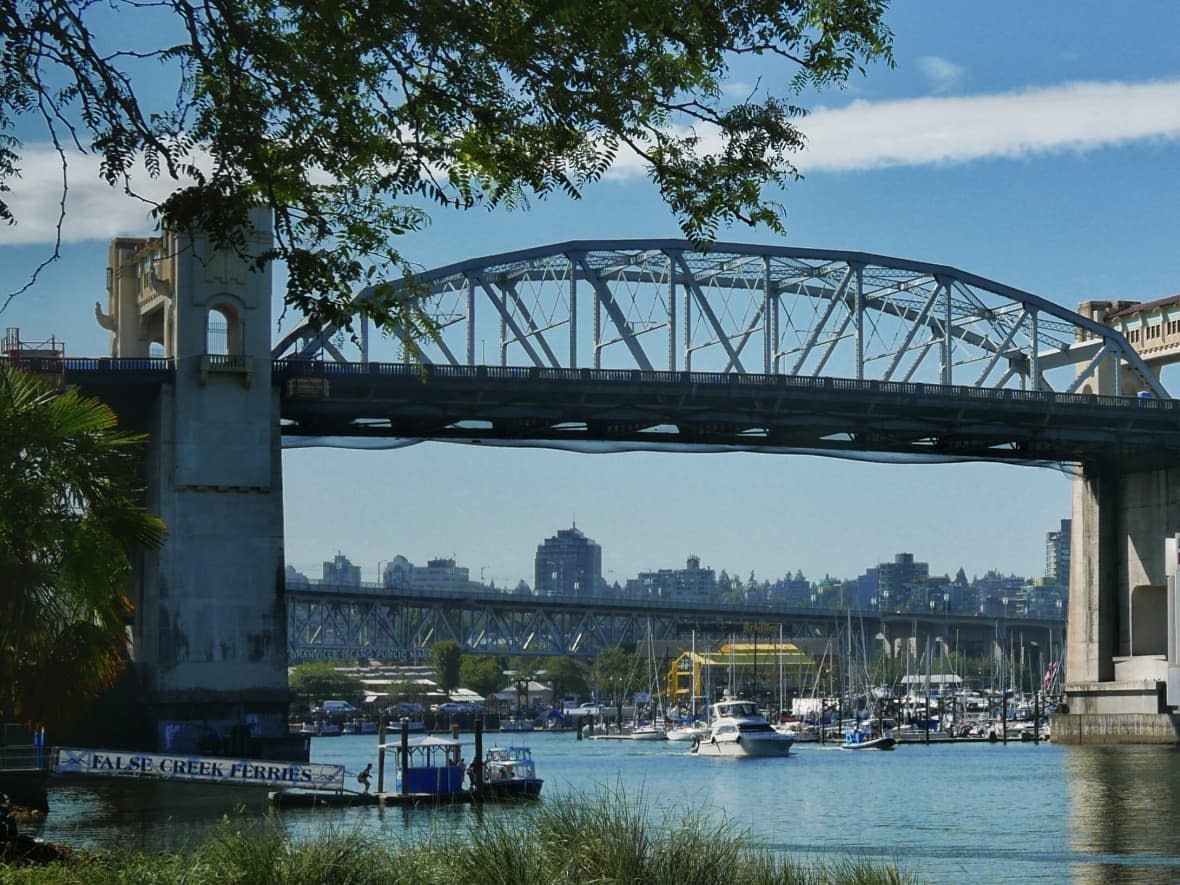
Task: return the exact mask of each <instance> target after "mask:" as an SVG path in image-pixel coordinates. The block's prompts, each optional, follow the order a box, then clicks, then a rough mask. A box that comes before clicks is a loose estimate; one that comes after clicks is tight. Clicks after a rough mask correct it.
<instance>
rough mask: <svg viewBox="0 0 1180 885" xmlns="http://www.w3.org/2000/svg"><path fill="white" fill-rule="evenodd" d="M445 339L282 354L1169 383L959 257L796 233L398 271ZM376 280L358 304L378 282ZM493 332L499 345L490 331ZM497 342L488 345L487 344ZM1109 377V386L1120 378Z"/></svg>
mask: <svg viewBox="0 0 1180 885" xmlns="http://www.w3.org/2000/svg"><path fill="white" fill-rule="evenodd" d="M392 286H393V289H394V291H395V292H397V293H398V295H399V297H401V298H403V299H404V300H406V301H407V302H408V303H410V304H411V305H412V307H413V308H415V309H417V310H419V311H421V313H422V314H423V315H424V316H425V317H427V318H428V319H429V322H430V323H431V324H432V325H433V327H434V329H435V330H436V332H435V334H434V336H433V337H430V336H418V337H414V336H411V335H406V334H402V333H404V332H405V331H406V330H399V329H395V330H390V331H391V332H392V334H391V335H390V336H389V337H388V338H381V339H374V338H373V336H371V335H370V330H369V329H368V327H367V326H366V325H365V323H363V322H358V323H357V327H356V328H355V329H354V334H353V335H351V336H350V335H345V334H343V332H342V330H341V329H340V328H339V327H329V328H327V329H324V330H323V331H322V332H316V331H315V330H314V329H312V328H311V327H310V326H306V325H304V326H300V327H299V328H297V329H295V330H294V331H292V332H291V333H290V334H288V335H287V336H286V337H285V338H284V339H283V340H282V341H281V342H280V343H279V344H278V346H277V347H276V348H275V349H274V356H275V358H284V359H291V358H307V359H311V358H318V359H325V360H330V361H335V362H361V363H366V362H370V361H376V362H394V361H403V362H417V363H420V364H423V365H427V366H430V365H450V366H475V365H499V366H527V367H538V368H545V369H576V368H594V369H603V368H607V369H620V368H621V369H639V370H643V371H658V370H663V371H673V372H675V371H684V372H690V371H697V372H723V373H730V372H732V373H739V374H744V373H758V374H763V375H785V376H792V377H812V378H817V377H843V378H850V379H856V380H862V381H863V380H876V381H885V382H901V383H905V382H922V383H928V384H942V385H952V384H953V385H959V386H971V387H978V388H991V389H1001V388H1014V389H1021V390H1053V391H1059V392H1065V393H1073V392H1078V391H1083V392H1097V391H1098V390H1099V388H1098V386H1097V381H1096V379H1097V376H1098V373H1099V372H1100V371H1106V370H1110V371H1112V372H1113V376H1114V382H1115V385H1116V386H1115V387H1113V390H1116V391H1117V390H1119V389H1121V388H1120V387H1119V386H1117V385H1118V383H1119V379H1118V374H1119V372H1120V371H1126V370H1130V371H1132V372H1134V373H1136V374H1137V375H1138V376H1140V377H1139V378H1138V379H1137V380H1136V383H1137V384H1142V385H1146V386H1147V387H1151V388H1153V389H1154V391H1155V393H1156V394H1157V395H1159V396H1166V395H1167V394H1166V393H1165V391H1164V390H1163V389H1162V388H1161V387H1160V386H1159V383H1158V381H1157V380H1155V378H1154V375H1153V373H1152V372H1150V371H1148V370H1147V367H1146V366H1145V365H1144V364H1143V362H1142V360H1141V359H1140V358H1139V356H1138V355H1137V353H1136V352H1135V351H1134V349H1133V348H1132V347H1131V346H1130V345H1129V344H1128V343H1127V341H1126V339H1125V338H1124V337H1123V336H1122V335H1121V334H1120V333H1119V332H1117V331H1115V330H1114V329H1112V328H1109V327H1107V326H1105V325H1103V324H1101V323H1098V322H1095V321H1093V320H1090V319H1088V318H1086V317H1083V316H1081V315H1079V314H1077V313H1075V312H1074V311H1072V310H1069V309H1066V308H1064V307H1062V306H1060V305H1057V304H1054V303H1052V302H1050V301H1048V300H1046V299H1044V298H1040V297H1038V296H1036V295H1032V294H1030V293H1027V292H1023V291H1021V290H1019V289H1015V288H1013V287H1011V286H1006V285H1004V284H1002V283H997V282H994V281H991V280H987V279H984V278H982V277H979V276H976V275H974V274H970V273H966V272H964V271H961V270H958V269H956V268H952V267H946V266H942V265H934V264H927V263H924V262H917V261H909V260H905V259H897V258H891V257H888V256H882V255H872V254H868V253H862V252H843V251H831V250H821V249H800V248H789V247H782V246H777V247H776V246H766V245H744V244H736V243H716V244H713V245H712V247H711V248H709V249H708V250H707V251H704V250H702V249H698V248H695V247H694V246H693V245H692V244H691V243H689V242H688V241H682V240H609V241H576V242H569V243H563V244H560V245H553V246H546V247H541V248H536V249H529V250H523V251H519V252H513V253H508V254H503V255H496V256H490V257H486V258H477V259H473V260H470V261H465V262H461V263H458V264H453V265H450V266H447V267H444V268H440V269H437V270H434V271H430V272H427V273H424V274H421V275H419V276H417V277H415V278H414V279H413V280H412V281H410V280H405V279H403V280H399V281H396V282H393V284H392ZM377 291H378V290H376V289H375V288H369V289H365V290H363V291H362V292H360V293H358V294H357V295H356V297H355V298H354V304H357V305H360V304H362V303H363V302H365V301H367V300H369V299H371V298H374V297H377ZM489 345H490V346H489ZM489 356H490V359H489ZM1109 389H1110V388H1108V390H1109Z"/></svg>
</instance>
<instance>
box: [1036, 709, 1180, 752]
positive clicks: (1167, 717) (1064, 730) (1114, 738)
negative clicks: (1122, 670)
mask: <svg viewBox="0 0 1180 885" xmlns="http://www.w3.org/2000/svg"><path fill="white" fill-rule="evenodd" d="M1050 722H1051V725H1052V729H1053V743H1055V744H1090V745H1097V744H1180V719H1178V718H1177V717H1176V716H1173V715H1171V714H1169V713H1067V714H1057V715H1055V716H1053V717H1051V720H1050Z"/></svg>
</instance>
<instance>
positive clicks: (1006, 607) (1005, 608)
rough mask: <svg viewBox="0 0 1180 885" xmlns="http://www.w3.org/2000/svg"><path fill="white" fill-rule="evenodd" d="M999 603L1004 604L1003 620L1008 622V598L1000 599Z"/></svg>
mask: <svg viewBox="0 0 1180 885" xmlns="http://www.w3.org/2000/svg"><path fill="white" fill-rule="evenodd" d="M1000 602H1002V603H1004V620H1005V621H1006V620H1008V597H1007V596H1004V597H1001V599H1000Z"/></svg>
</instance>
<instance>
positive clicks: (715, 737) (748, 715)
mask: <svg viewBox="0 0 1180 885" xmlns="http://www.w3.org/2000/svg"><path fill="white" fill-rule="evenodd" d="M794 743H795V739H794V737H792V736H791V735H788V734H783V733H781V732H778V731H775V730H774V728H772V727H771V725H770V723H769V722H767V721H766V717H765V716H763V715H762V714H761V713H760V712H758V705H757V704H755V703H754V702H753V701H745V700H737V699H733V698H727V699H725V700H723V701H719V702H718V703H716V704H714V705H713V719H712V721H711V722H710V724H709V733H708V735H707V736H705V737H702V738H700V739H699V740H697V739H696V738H694V739H693V742H692V751H693V752H694V753H696V754H697V755H699V756H786V755H788V754H789V753H790V752H791V745H792V744H794Z"/></svg>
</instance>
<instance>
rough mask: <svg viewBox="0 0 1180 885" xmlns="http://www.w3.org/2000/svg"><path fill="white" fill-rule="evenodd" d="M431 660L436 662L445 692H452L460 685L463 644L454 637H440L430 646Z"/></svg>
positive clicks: (436, 673) (437, 674)
mask: <svg viewBox="0 0 1180 885" xmlns="http://www.w3.org/2000/svg"><path fill="white" fill-rule="evenodd" d="M430 660H431V661H432V662H433V663H434V673H435V676H437V677H438V687H439V688H441V689H442V690H443V691H444V692H450V691H453V690H454V689H456V688H458V687H459V671H460V668H461V666H462V664H463V646H461V645H459V643H457V642H455V640H453V639H440V640H439V641H438V642H436V643H435V644H434V645H432V646H431V647H430Z"/></svg>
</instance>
